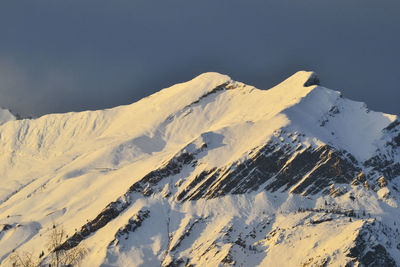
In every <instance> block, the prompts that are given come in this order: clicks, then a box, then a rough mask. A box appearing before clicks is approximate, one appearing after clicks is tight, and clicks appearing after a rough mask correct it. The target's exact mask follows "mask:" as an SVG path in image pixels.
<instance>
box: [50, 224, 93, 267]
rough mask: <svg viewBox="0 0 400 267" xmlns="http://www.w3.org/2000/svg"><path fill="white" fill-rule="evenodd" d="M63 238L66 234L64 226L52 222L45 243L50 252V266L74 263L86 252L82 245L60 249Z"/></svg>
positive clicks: (58, 266) (57, 266)
mask: <svg viewBox="0 0 400 267" xmlns="http://www.w3.org/2000/svg"><path fill="white" fill-rule="evenodd" d="M65 238H67V235H66V232H65V230H64V227H63V226H57V225H56V224H53V229H52V231H51V232H50V235H49V239H48V243H47V248H48V249H49V252H50V263H51V266H55V267H61V266H72V265H76V264H78V263H79V262H80V261H81V260H82V259H83V257H84V256H85V255H86V254H87V249H86V248H85V247H83V246H82V245H81V246H76V247H74V248H71V249H68V250H65V249H60V246H61V245H62V243H63V242H64V239H65Z"/></svg>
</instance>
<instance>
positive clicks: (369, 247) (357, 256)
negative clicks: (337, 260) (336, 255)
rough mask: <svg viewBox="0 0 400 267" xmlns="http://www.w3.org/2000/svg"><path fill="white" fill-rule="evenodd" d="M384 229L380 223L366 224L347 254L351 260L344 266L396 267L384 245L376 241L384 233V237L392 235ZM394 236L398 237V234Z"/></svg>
mask: <svg viewBox="0 0 400 267" xmlns="http://www.w3.org/2000/svg"><path fill="white" fill-rule="evenodd" d="M384 228H385V226H383V225H382V224H380V223H378V225H377V226H375V222H372V223H371V222H367V223H366V224H365V225H364V226H363V228H362V229H361V230H360V232H359V234H358V236H357V238H356V239H355V243H354V247H352V248H351V249H350V250H349V253H348V254H347V256H348V257H350V258H352V260H351V261H350V262H349V263H348V264H346V266H348V267H350V266H360V265H361V266H383V267H393V266H397V264H396V261H395V260H394V259H393V258H392V257H391V256H390V253H388V251H387V250H386V248H385V246H384V244H381V243H379V241H377V240H379V238H378V235H379V233H384V234H385V235H386V236H387V235H391V234H392V235H394V234H393V233H390V232H388V229H384ZM395 235H397V236H398V234H395Z"/></svg>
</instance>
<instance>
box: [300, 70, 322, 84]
mask: <svg viewBox="0 0 400 267" xmlns="http://www.w3.org/2000/svg"><path fill="white" fill-rule="evenodd" d="M313 85H320V81H319V78H318V76H317V74H315V73H314V72H313V73H312V74H311V76H310V78H308V80H307V81H306V82H305V83H304V86H305V87H308V86H313Z"/></svg>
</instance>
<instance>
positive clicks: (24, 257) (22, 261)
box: [10, 252, 39, 267]
mask: <svg viewBox="0 0 400 267" xmlns="http://www.w3.org/2000/svg"><path fill="white" fill-rule="evenodd" d="M10 260H11V265H12V266H13V267H36V266H39V262H38V261H35V260H34V259H33V256H32V253H29V252H23V253H22V254H19V253H17V252H14V253H13V254H11V256H10Z"/></svg>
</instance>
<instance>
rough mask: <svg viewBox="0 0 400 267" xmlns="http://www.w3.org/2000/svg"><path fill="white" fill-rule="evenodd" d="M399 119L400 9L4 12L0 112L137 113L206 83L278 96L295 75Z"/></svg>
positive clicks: (73, 1) (102, 1) (42, 6)
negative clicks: (149, 99)
mask: <svg viewBox="0 0 400 267" xmlns="http://www.w3.org/2000/svg"><path fill="white" fill-rule="evenodd" d="M300 69H305V70H314V71H316V72H317V73H318V74H319V76H320V79H321V80H322V84H323V85H325V86H327V87H329V88H333V89H336V90H340V91H342V92H343V93H344V95H345V97H348V98H351V99H354V100H359V101H363V102H366V103H367V104H368V106H369V107H370V108H371V109H375V110H380V111H385V112H388V113H396V114H400V104H399V103H400V86H399V85H400V1H399V0H382V1H376V0H334V1H332V0H329V1H328V0H305V1H299V0H275V1H270V0H264V1H257V0H242V1H238V0H214V1H209V0H202V1H189V0H179V1H178V0H170V1H168V0H157V1H155V0H131V1H128V0H68V1H54V0H46V1H44V0H36V1H32V0H4V1H1V3H0V106H3V107H7V108H11V109H12V110H14V111H17V112H19V113H21V114H23V115H29V114H30V115H35V116H38V115H41V114H45V113H53V112H66V111H79V110H85V109H101V108H106V107H113V106H116V105H121V104H128V103H132V102H134V101H136V100H138V99H140V98H142V97H144V96H146V95H149V94H151V93H154V92H156V91H157V90H159V89H161V88H164V87H167V86H170V85H172V84H175V83H178V82H182V81H185V80H189V79H191V78H193V77H194V76H196V75H198V74H200V73H202V72H207V71H217V72H220V73H225V74H228V75H230V76H231V77H232V78H233V79H235V80H239V81H243V82H245V83H248V84H252V85H255V86H256V87H258V88H264V89H267V88H270V87H272V86H273V85H274V84H276V83H278V82H279V81H281V80H283V79H284V78H285V77H287V76H289V75H291V74H292V73H294V72H296V71H297V70H300Z"/></svg>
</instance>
